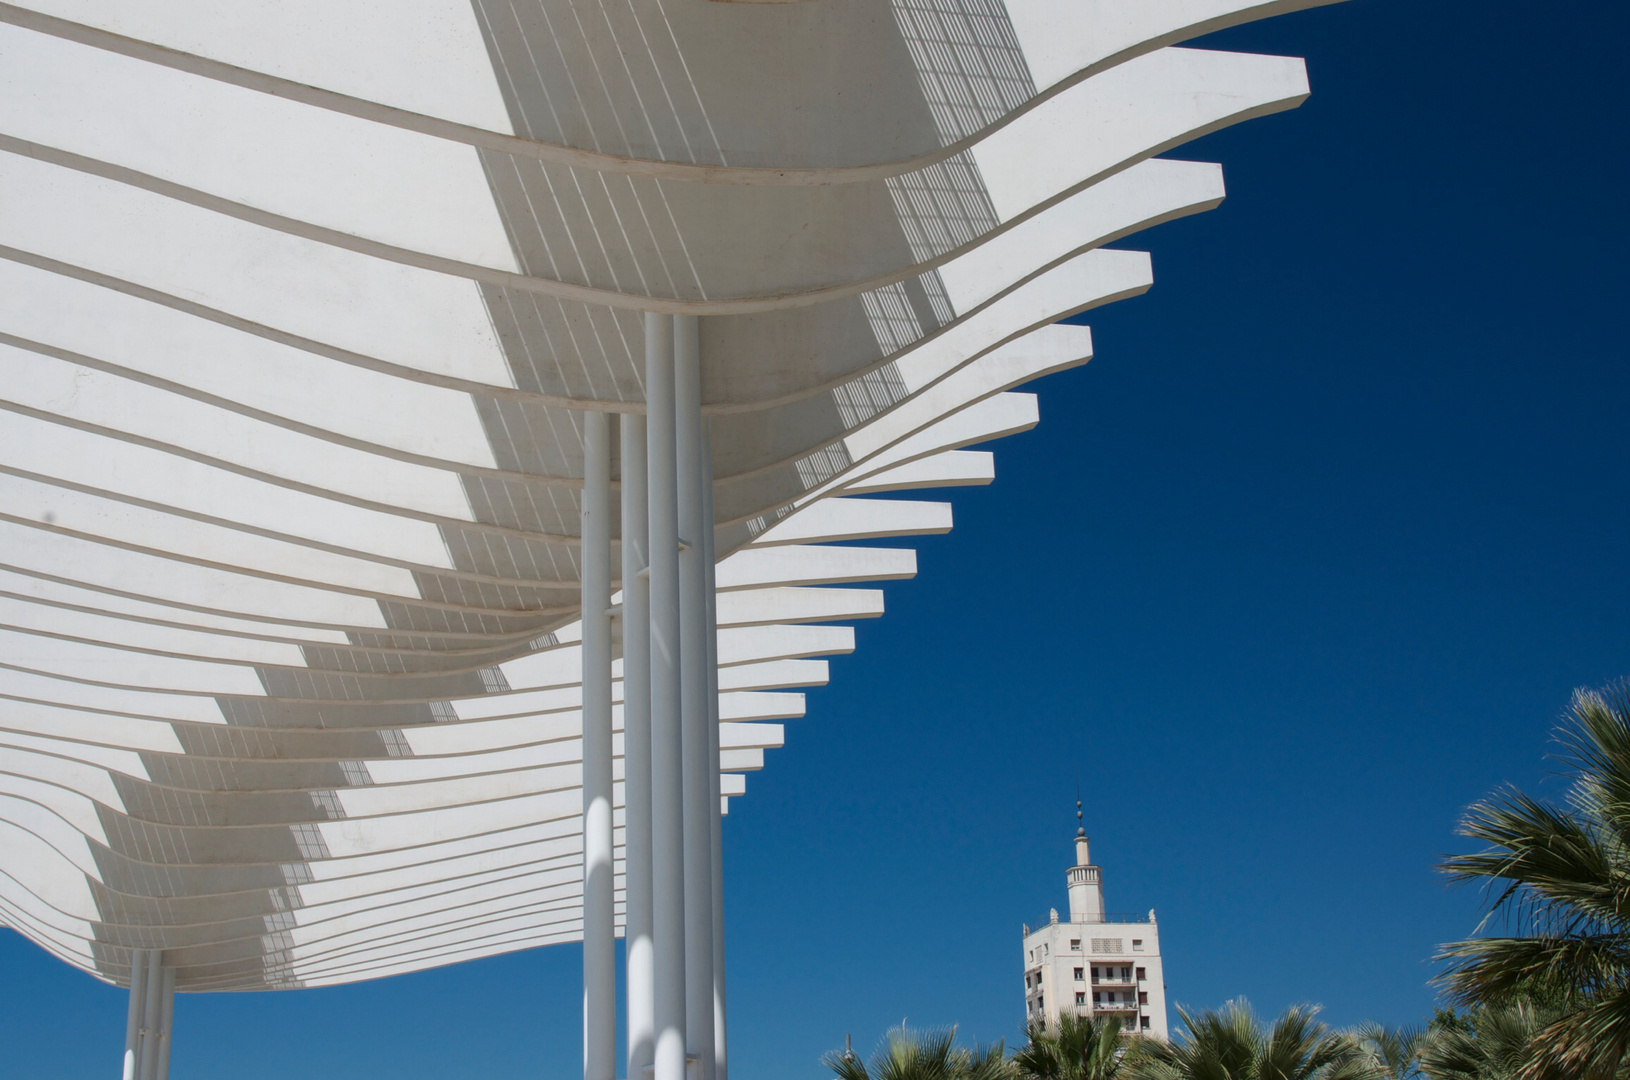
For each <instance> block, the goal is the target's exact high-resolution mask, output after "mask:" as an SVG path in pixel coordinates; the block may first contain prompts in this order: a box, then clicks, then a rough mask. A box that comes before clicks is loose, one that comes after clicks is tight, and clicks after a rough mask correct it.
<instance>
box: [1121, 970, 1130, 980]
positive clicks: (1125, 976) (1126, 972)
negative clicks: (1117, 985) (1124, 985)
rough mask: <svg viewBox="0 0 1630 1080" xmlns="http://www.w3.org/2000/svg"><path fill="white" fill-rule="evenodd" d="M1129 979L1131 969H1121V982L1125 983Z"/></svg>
mask: <svg viewBox="0 0 1630 1080" xmlns="http://www.w3.org/2000/svg"><path fill="white" fill-rule="evenodd" d="M1131 978H1132V969H1131V968H1129V967H1123V968H1121V982H1126V981H1128V980H1129V979H1131Z"/></svg>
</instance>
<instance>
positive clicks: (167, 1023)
mask: <svg viewBox="0 0 1630 1080" xmlns="http://www.w3.org/2000/svg"><path fill="white" fill-rule="evenodd" d="M163 991H164V1002H163V1004H162V1005H161V1006H160V1008H159V1014H158V1023H159V1034H158V1069H157V1070H156V1071H155V1072H154V1073H153V1076H152V1080H170V1032H171V1029H172V1028H173V1027H174V1026H175V968H165V969H164V986H163Z"/></svg>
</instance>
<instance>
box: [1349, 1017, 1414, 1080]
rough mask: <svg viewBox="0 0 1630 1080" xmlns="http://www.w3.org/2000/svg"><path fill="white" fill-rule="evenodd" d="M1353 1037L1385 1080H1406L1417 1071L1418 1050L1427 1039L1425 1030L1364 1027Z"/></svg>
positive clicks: (1378, 1025) (1370, 1025) (1374, 1025)
mask: <svg viewBox="0 0 1630 1080" xmlns="http://www.w3.org/2000/svg"><path fill="white" fill-rule="evenodd" d="M1353 1034H1354V1035H1356V1036H1357V1037H1358V1041H1359V1043H1360V1045H1361V1046H1363V1048H1364V1050H1365V1051H1367V1052H1368V1053H1369V1055H1370V1060H1371V1061H1372V1062H1374V1064H1375V1067H1376V1068H1377V1069H1378V1070H1380V1073H1381V1075H1382V1076H1383V1077H1385V1078H1386V1080H1409V1078H1410V1077H1412V1076H1415V1075H1416V1074H1417V1073H1418V1072H1419V1065H1420V1055H1421V1048H1422V1047H1423V1046H1424V1045H1425V1044H1426V1042H1427V1040H1428V1033H1427V1032H1426V1031H1425V1030H1424V1029H1422V1028H1416V1027H1395V1028H1389V1027H1386V1026H1384V1025H1382V1024H1365V1025H1363V1026H1362V1027H1360V1028H1358V1029H1357V1030H1356V1031H1354V1032H1353Z"/></svg>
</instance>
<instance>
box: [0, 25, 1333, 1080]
mask: <svg viewBox="0 0 1630 1080" xmlns="http://www.w3.org/2000/svg"><path fill="white" fill-rule="evenodd" d="M1322 2H1326V0H1270V2H1261V0H1088V2H1076V0H1070V2H1064V0H1006V2H1005V3H1003V2H1001V0H890V2H889V3H887V4H859V3H853V2H848V0H822V2H821V3H816V4H789V5H784V6H781V7H778V8H776V9H775V10H774V11H773V12H766V11H763V10H754V11H747V10H745V9H743V8H741V7H737V6H735V5H729V4H713V3H709V2H706V0H683V2H681V3H678V4H674V3H666V4H658V3H656V2H655V0H635V2H634V3H631V4H630V5H627V10H626V12H625V11H623V10H622V9H620V8H619V9H618V11H617V12H615V13H613V12H609V11H600V10H599V9H596V10H597V11H598V14H597V15H596V18H595V19H589V20H578V19H576V18H573V17H571V16H572V15H573V13H574V9H575V5H576V3H577V0H528V2H527V3H525V4H520V5H507V6H505V7H504V8H503V9H502V10H500V9H499V7H498V6H497V5H494V4H490V3H488V2H487V0H472V2H466V0H412V2H411V3H410V4H408V5H405V6H404V5H389V4H377V3H372V2H370V0H346V2H343V3H331V2H323V3H318V2H317V0H298V2H296V3H294V4H293V5H289V4H283V5H272V4H263V3H259V2H258V0H257V2H252V3H245V4H242V5H233V6H231V10H228V9H226V8H216V7H214V6H213V5H199V4H194V3H190V2H184V0H142V2H140V3H134V4H124V5H106V4H98V3H96V2H94V0H35V2H30V3H0V57H4V58H5V62H4V63H3V64H0V72H3V74H0V82H3V83H4V86H5V89H4V92H3V93H0V195H3V196H4V197H3V198H0V922H3V923H5V924H6V925H8V926H11V927H12V928H14V929H16V930H17V931H18V932H19V933H22V934H24V935H25V936H27V937H28V938H30V939H31V940H33V941H35V942H37V943H38V944H40V945H41V946H42V947H43V948H45V949H47V950H48V951H50V952H51V953H53V954H54V955H56V956H58V957H60V958H61V959H63V960H64V961H65V962H67V963H70V964H72V965H74V966H76V967H79V968H81V969H83V970H85V971H87V972H90V973H91V974H93V975H95V976H96V977H98V978H101V979H103V980H107V981H112V982H118V983H126V982H128V981H130V979H131V968H132V959H133V957H134V956H136V955H138V953H137V950H149V949H157V950H162V955H163V962H164V966H165V968H166V969H169V970H173V971H174V972H175V978H176V981H177V984H178V985H179V987H180V988H181V989H183V990H256V989H266V988H291V987H298V986H306V985H333V984H338V983H344V982H350V981H355V980H359V979H367V978H376V977H381V976H385V975H390V974H395V973H400V972H406V971H414V970H421V969H424V968H428V967H434V966H437V965H440V964H447V963H454V962H459V961H462V960H468V959H473V958H476V957H480V956H490V955H495V954H498V953H502V952H507V951H512V950H515V949H521V948H530V947H535V946H539V945H546V944H553V943H559V942H567V941H574V940H581V939H582V937H583V936H584V933H585V931H584V925H585V915H584V912H585V905H586V903H588V904H589V910H599V911H603V910H604V908H594V907H593V905H592V903H589V902H588V901H586V900H585V881H584V877H585V874H584V850H585V825H584V820H585V819H584V814H585V810H584V786H585V779H584V776H585V752H584V740H585V736H584V732H585V727H586V721H585V709H586V708H591V707H590V706H586V703H585V695H584V692H583V668H584V664H585V649H586V648H587V649H588V650H589V655H593V649H594V648H596V647H597V646H596V645H595V641H596V638H595V637H594V635H593V634H592V633H589V634H587V635H585V630H584V623H583V603H582V600H581V597H582V595H583V593H582V592H581V590H582V589H583V585H582V581H581V578H582V576H583V575H584V574H585V570H584V565H585V555H586V553H587V554H592V553H593V552H594V551H595V550H597V549H596V548H595V547H594V546H593V545H592V544H590V543H588V541H586V540H585V537H589V538H591V539H592V535H593V534H590V533H587V532H584V531H583V526H582V521H583V515H584V512H585V496H584V489H585V483H586V480H585V473H586V466H585V463H586V461H589V460H594V459H593V458H592V456H589V457H586V454H588V453H589V452H588V450H587V449H586V440H587V439H588V435H587V434H586V433H587V432H588V431H589V429H590V425H589V424H588V421H587V420H586V416H587V414H589V413H614V414H620V415H621V416H622V417H624V418H626V419H625V420H623V421H619V423H623V422H627V423H633V422H635V421H636V420H637V418H639V417H641V416H643V414H645V412H646V411H647V403H646V377H647V371H648V368H647V363H648V359H647V355H646V350H647V342H646V333H647V329H646V328H647V317H646V315H645V314H643V313H649V312H658V313H665V314H669V315H675V316H696V315H700V316H704V318H702V320H701V322H700V328H699V330H698V331H697V335H698V336H697V341H698V346H697V347H698V348H699V350H700V357H701V361H700V367H701V374H700V382H699V385H700V394H701V408H700V413H699V415H703V416H706V417H707V418H708V420H707V424H708V428H707V435H708V439H709V440H710V445H711V455H710V456H711V463H712V465H711V468H712V471H711V473H710V475H711V478H712V485H711V488H710V489H709V491H710V496H709V499H710V503H711V508H712V517H713V526H714V528H713V532H712V534H711V537H712V547H713V550H714V552H715V556H716V563H715V564H714V566H713V575H714V577H713V590H714V591H713V592H712V593H711V594H710V595H711V596H712V597H713V606H714V608H715V609H716V621H717V625H718V628H719V629H718V636H717V664H716V665H714V667H715V668H716V681H717V699H716V701H715V702H714V703H713V704H714V708H715V710H716V711H715V713H714V715H713V716H712V717H711V719H710V720H709V723H710V724H715V725H716V727H717V731H718V762H717V765H718V767H717V769H716V770H713V771H715V772H717V773H718V775H719V777H720V779H719V796H720V798H719V802H720V810H721V811H723V810H724V809H725V808H726V807H727V806H728V803H729V800H730V799H732V798H740V797H742V796H743V795H744V794H745V791H746V781H745V774H746V773H747V772H751V771H756V770H759V769H761V768H762V767H763V765H764V762H765V751H766V750H771V749H776V748H778V747H780V746H781V745H782V743H783V741H784V739H785V721H787V720H793V719H797V718H799V717H802V716H803V715H804V711H805V698H804V695H803V693H802V692H801V691H802V690H803V689H805V688H807V687H811V686H820V685H823V684H824V683H826V681H827V679H828V677H829V670H828V664H827V661H826V660H825V659H823V658H824V657H829V656H833V655H842V654H844V653H847V652H849V651H851V650H852V649H853V647H854V636H853V632H852V630H850V629H849V628H848V627H847V626H844V625H841V624H844V623H847V622H850V621H853V620H855V619H860V618H870V617H875V616H878V615H880V614H881V613H882V610H883V603H882V593H881V592H880V591H879V590H878V589H877V588H875V587H867V586H868V585H871V586H875V584H876V583H878V582H882V581H892V580H902V579H906V578H910V577H912V576H914V575H915V573H916V570H917V564H916V559H915V555H914V553H913V552H911V551H910V550H908V549H904V548H900V547H897V546H885V545H878V544H875V543H873V544H868V543H866V541H868V540H873V541H875V540H879V539H883V538H899V537H906V536H918V535H934V534H938V533H943V532H945V531H947V530H948V529H949V528H950V527H951V524H952V522H951V515H950V511H949V507H948V506H947V505H946V504H943V503H937V502H929V501H921V500H912V499H900V498H893V497H881V498H880V497H877V496H879V495H884V494H888V495H892V494H893V493H898V492H910V491H914V490H917V489H931V488H936V487H949V486H964V485H973V484H982V483H988V482H990V480H991V478H992V476H993V475H994V474H993V466H992V457H991V455H990V454H989V453H988V452H987V451H975V450H969V449H967V448H968V447H971V446H976V445H978V444H982V443H986V442H989V441H991V440H993V439H996V438H999V437H1002V436H1004V435H1007V434H1012V433H1015V432H1018V431H1022V430H1026V429H1027V428H1029V427H1030V426H1033V425H1034V424H1035V423H1036V422H1037V420H1038V417H1039V413H1038V409H1037V403H1036V399H1035V397H1034V396H1033V395H1031V394H1027V393H1024V392H1021V391H1018V390H1017V389H1016V388H1018V387H1020V386H1022V385H1023V384H1024V383H1027V382H1029V381H1031V380H1033V379H1035V378H1038V377H1039V376H1041V375H1044V374H1047V373H1050V372H1054V371H1060V370H1064V369H1066V368H1069V367H1072V366H1075V365H1079V364H1082V363H1085V362H1086V361H1087V360H1088V359H1090V357H1091V355H1092V340H1091V335H1090V333H1089V332H1088V331H1087V330H1086V328H1084V327H1079V326H1070V325H1058V320H1059V319H1061V318H1063V317H1066V316H1069V315H1073V314H1077V313H1079V312H1081V311H1085V310H1089V309H1091V308H1093V307H1096V306H1098V305H1101V304H1107V303H1111V302H1114V301H1115V300H1119V299H1123V298H1126V297H1129V296H1134V295H1138V294H1139V293H1141V292H1143V291H1144V290H1146V289H1147V288H1148V287H1149V286H1150V284H1151V283H1152V280H1153V278H1152V274H1151V271H1150V266H1149V260H1148V257H1147V256H1146V255H1144V254H1143V253H1141V252H1134V251H1124V250H1119V249H1115V248H1111V247H1108V246H1107V245H1110V244H1113V243H1115V242H1116V241H1118V240H1120V239H1123V238H1124V237H1127V236H1129V235H1131V234H1133V233H1135V232H1138V231H1140V230H1142V229H1145V228H1148V227H1150V226H1152V225H1156V224H1159V223H1162V222H1165V221H1170V220H1173V219H1175V218H1178V217H1183V216H1186V215H1189V214H1194V213H1198V212H1200V211H1203V210H1207V209H1210V208H1212V207H1214V206H1216V205H1217V204H1218V203H1219V202H1220V201H1221V199H1222V198H1223V186H1222V180H1221V173H1220V170H1219V169H1218V167H1217V166H1214V165H1210V164H1205V163H1198V162H1185V161H1174V160H1168V159H1165V158H1162V157H1159V156H1158V155H1161V154H1164V153H1166V152H1167V151H1169V150H1171V149H1173V148H1175V147H1177V146H1179V145H1181V144H1183V143H1185V142H1188V141H1190V140H1192V139H1194V138H1197V137H1199V136H1201V135H1204V134H1206V133H1207V132H1210V131H1213V130H1216V129H1218V128H1220V127H1223V126H1227V125H1228V124H1232V123H1237V122H1239V121H1241V120H1245V119H1250V118H1253V117H1256V116H1261V115H1265V114H1267V113H1270V112H1275V111H1279V110H1282V109H1287V108H1293V107H1295V106H1296V105H1297V104H1299V103H1300V101H1301V100H1302V99H1303V98H1305V96H1306V94H1307V84H1306V77H1305V72H1304V70H1303V67H1302V64H1301V62H1300V61H1299V60H1295V59H1290V58H1284V57H1262V56H1249V55H1243V54H1234V53H1223V52H1216V51H1208V50H1201V49H1193V48H1185V47H1181V42H1182V41H1184V40H1186V39H1188V38H1191V37H1194V36H1197V35H1199V34H1203V33H1206V32H1210V31H1212V30H1215V29H1220V28H1222V27H1225V26H1229V25H1234V24H1236V23H1239V22H1244V21H1247V20H1250V19H1254V18H1260V17H1263V16H1266V15H1272V14H1278V13H1281V12H1285V11H1291V10H1297V9H1300V8H1306V7H1312V6H1317V4H1319V3H1322ZM301 19H304V20H309V21H310V23H311V25H313V26H321V27H325V28H328V29H329V30H331V31H335V32H336V33H337V34H338V36H337V37H336V36H334V35H332V34H331V35H330V36H327V37H325V36H322V35H311V34H307V35H304V37H305V38H307V39H310V40H302V36H301V35H297V34H291V33H290V24H291V21H298V20H301ZM334 42H340V43H342V44H334ZM636 43H637V44H636ZM845 46H846V47H845ZM840 48H841V49H842V51H841V52H839V51H837V50H839V49H840ZM613 56H615V57H616V58H617V63H615V64H610V63H602V64H601V65H600V67H601V71H600V74H599V76H597V77H598V78H599V80H600V81H599V82H598V83H597V84H596V88H595V89H593V91H592V92H589V90H587V89H584V88H585V87H587V86H588V84H587V83H586V82H582V79H581V77H582V76H583V74H584V72H586V71H587V70H588V69H589V66H590V65H593V64H594V63H596V62H597V61H600V60H606V59H608V58H611V57H613ZM725 56H729V57H731V58H734V59H736V60H739V59H740V58H741V57H743V56H752V57H756V58H759V60H760V61H762V62H750V63H742V62H736V63H720V62H719V61H720V60H721V58H723V57H725ZM540 57H541V58H543V59H540ZM427 73H433V75H434V77H427ZM568 89H571V91H572V92H571V93H567V90H568ZM845 94H849V95H850V96H848V97H845V96H844V95H845ZM868 95H869V98H868ZM840 99H841V100H840ZM677 325H689V324H677ZM659 383H660V380H659ZM595 422H596V423H599V421H598V420H596V421H595ZM654 429H655V427H654V425H653V430H654ZM595 430H599V429H595ZM612 442H613V444H615V443H616V436H615V435H613V436H612ZM610 460H611V463H612V480H611V483H610V485H609V489H610V490H611V491H612V492H613V497H612V501H613V503H615V501H616V499H615V492H616V491H617V489H618V487H619V485H620V483H621V479H622V475H623V474H622V471H621V462H620V461H618V460H617V458H616V455H613V457H612V458H611V459H610ZM590 490H591V491H597V490H602V489H599V488H594V487H593V486H592V484H591V485H590ZM630 490H635V489H633V488H631V489H630ZM701 520H703V521H705V520H706V519H705V518H703V519H701ZM681 541H682V542H683V543H686V544H691V543H692V542H695V543H697V544H699V545H700V544H703V543H704V542H705V540H704V538H703V537H698V536H690V537H685V536H681ZM620 543H621V542H620V538H619V536H618V535H617V527H616V525H613V526H612V528H611V541H610V546H609V550H610V551H611V553H612V554H611V567H612V570H611V578H612V582H611V589H612V598H611V603H612V605H613V606H614V608H615V607H617V605H620V604H621V603H622V601H623V597H622V595H621V592H620V590H621V589H622V587H623V586H624V584H626V583H625V582H622V581H620V580H617V579H618V578H620V577H621V574H622V570H621V563H620V561H619V558H618V548H619V547H620ZM635 565H636V566H637V565H638V564H635ZM653 572H654V571H653ZM630 580H631V581H632V580H633V579H632V578H631V579H630ZM630 587H631V588H632V586H630ZM619 610H620V609H619ZM599 617H600V616H596V618H599ZM589 629H590V630H593V629H594V624H590V626H589ZM585 636H587V637H588V644H587V646H585V643H584V638H585ZM692 655H694V654H692ZM633 670H638V669H637V668H636V669H633ZM623 675H624V672H623V669H622V660H621V658H620V656H619V657H618V658H617V659H615V661H614V663H613V667H612V673H611V682H610V702H611V704H610V709H611V713H610V716H611V731H612V780H611V788H610V795H609V806H610V809H611V814H612V831H611V837H610V854H609V859H610V861H611V867H612V878H611V880H612V887H611V895H612V902H613V905H614V906H613V909H612V910H613V912H614V919H615V922H616V926H617V927H618V930H619V932H620V931H621V929H622V928H623V927H624V925H625V923H626V921H627V920H628V919H629V918H630V910H631V909H630V906H629V904H630V901H629V897H628V895H627V876H626V874H625V871H626V869H627V866H626V860H627V859H629V858H631V857H635V856H634V855H631V850H632V849H631V848H630V847H629V845H630V844H635V846H637V843H636V842H635V841H633V840H631V839H630V833H631V830H629V829H628V828H627V821H626V820H625V817H626V815H627V813H628V811H627V803H628V798H627V796H628V792H627V790H625V784H624V776H623V770H624V767H625V764H626V760H625V757H624V745H623V741H624V737H625V730H624V721H625V719H627V718H626V717H625V715H624V704H625V703H624V690H625V685H624V681H623ZM629 679H630V681H629V685H630V686H634V685H636V683H635V676H634V675H632V674H631V675H630V676H629ZM590 685H591V687H593V686H595V685H599V686H602V687H603V686H604V685H605V684H604V682H603V681H602V682H600V683H598V684H595V683H593V682H591V684H590ZM631 693H632V691H631ZM633 700H635V701H638V700H639V697H638V694H633ZM630 710H632V706H630ZM590 715H596V714H594V713H593V712H592V708H591V711H590ZM645 722H646V723H649V722H650V721H649V718H647V719H646V721H645ZM630 723H632V721H630ZM589 745H590V747H593V746H594V745H596V744H595V743H593V742H592V741H591V742H590V743H589ZM589 758H590V762H591V764H592V761H593V757H592V755H589ZM602 760H603V759H602ZM650 767H651V765H650V763H649V762H647V764H646V768H647V769H649V768H650ZM589 775H590V776H593V775H594V774H593V770H592V768H591V769H589ZM631 782H632V781H631ZM692 790H695V789H694V788H693V789H692ZM711 798H712V796H711V794H709V799H711ZM602 880H603V879H602ZM597 895H600V896H602V897H603V896H604V895H605V894H604V893H600V894H597ZM142 1080H148V1078H146V1077H143V1078H142Z"/></svg>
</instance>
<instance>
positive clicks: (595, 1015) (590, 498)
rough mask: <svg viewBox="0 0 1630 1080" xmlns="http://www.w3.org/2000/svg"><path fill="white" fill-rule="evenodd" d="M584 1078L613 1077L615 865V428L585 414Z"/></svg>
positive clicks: (602, 416)
mask: <svg viewBox="0 0 1630 1080" xmlns="http://www.w3.org/2000/svg"><path fill="white" fill-rule="evenodd" d="M581 559H582V571H581V573H582V578H583V582H582V596H583V602H582V604H583V606H582V612H583V648H582V656H583V1080H616V1076H617V982H616V971H617V967H616V965H617V958H616V948H617V944H616V925H615V918H616V913H615V908H614V891H613V890H614V883H613V874H614V867H613V865H612V811H611V802H612V779H611V777H612V735H611V614H610V607H611V434H610V419H609V417H607V415H606V414H605V413H603V412H588V413H584V414H583V497H582V556H581Z"/></svg>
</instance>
